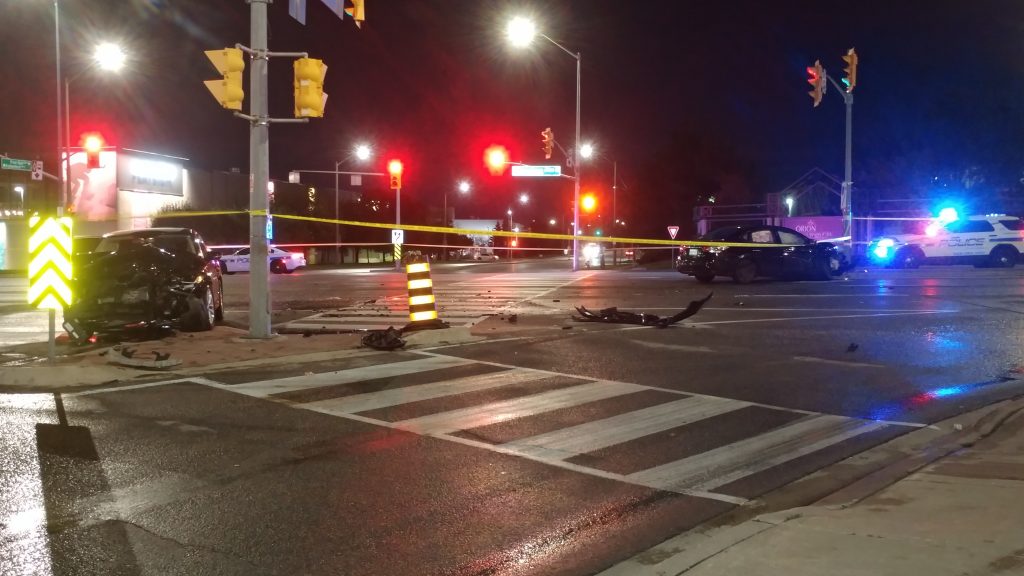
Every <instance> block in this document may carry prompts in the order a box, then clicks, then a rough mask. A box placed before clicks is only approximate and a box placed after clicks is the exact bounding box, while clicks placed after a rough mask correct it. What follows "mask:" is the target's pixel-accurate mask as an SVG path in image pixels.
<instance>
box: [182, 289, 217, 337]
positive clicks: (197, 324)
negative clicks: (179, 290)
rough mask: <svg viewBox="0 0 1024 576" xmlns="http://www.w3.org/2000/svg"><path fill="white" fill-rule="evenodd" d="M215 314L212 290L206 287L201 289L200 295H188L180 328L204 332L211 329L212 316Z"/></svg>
mask: <svg viewBox="0 0 1024 576" xmlns="http://www.w3.org/2000/svg"><path fill="white" fill-rule="evenodd" d="M215 316H216V310H215V307H214V305H213V292H212V291H211V290H210V289H209V288H206V289H204V290H203V294H202V297H198V296H189V297H188V312H186V313H185V318H184V319H183V320H184V321H183V322H182V326H181V328H182V330H186V331H188V332H205V331H207V330H213V323H214V321H215V320H214V318H215Z"/></svg>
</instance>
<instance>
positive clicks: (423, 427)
mask: <svg viewBox="0 0 1024 576" xmlns="http://www.w3.org/2000/svg"><path fill="white" fill-rule="evenodd" d="M646 389H647V388H646V387H645V386H640V385H638V384H627V383H625V382H608V381H598V382H591V383H588V384H581V385H579V386H572V387H570V388H564V389H561V390H554V391H551V392H544V393H542V394H534V395H532V396H525V397H522V398H516V399H512V400H503V401H501V402H492V403H489V404H484V405H481V406H474V407H472V408H463V409H461V410H452V411H450V412H442V413H439V414H431V415H429V416H421V417H419V418H412V419H410V420H402V421H399V422H396V423H395V426H396V427H397V428H401V429H402V430H407V431H409V432H415V433H417V434H446V433H449V432H455V431H457V430H465V429H468V428H476V427H478V426H485V425H488V424H494V423H497V422H504V421H505V420H510V419H512V418H520V417H523V416H532V415H534V414H540V413H542V412H550V411H552V410H557V409H559V408H567V407H569V406H577V405H579V404H585V403H587V402H594V401H596V400H604V399H605V398H613V397H615V396H622V395H623V394H629V393H632V392H637V391H640V390H646Z"/></svg>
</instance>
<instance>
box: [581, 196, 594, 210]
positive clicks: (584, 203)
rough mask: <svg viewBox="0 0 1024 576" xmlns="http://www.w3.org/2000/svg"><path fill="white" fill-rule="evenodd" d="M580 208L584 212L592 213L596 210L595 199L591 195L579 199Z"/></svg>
mask: <svg viewBox="0 0 1024 576" xmlns="http://www.w3.org/2000/svg"><path fill="white" fill-rule="evenodd" d="M580 207H581V208H583V211H584V212H593V211H594V209H595V208H597V197H595V196H594V195H593V194H586V195H584V196H583V198H582V199H580Z"/></svg>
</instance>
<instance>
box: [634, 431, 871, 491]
mask: <svg viewBox="0 0 1024 576" xmlns="http://www.w3.org/2000/svg"><path fill="white" fill-rule="evenodd" d="M885 426H886V425H885V424H882V423H880V422H866V421H863V420H856V419H852V418H846V417H843V416H830V415H820V416H812V417H810V418H806V419H803V420H800V421H798V422H796V423H795V424H790V425H788V426H783V427H781V428H777V429H775V430H773V431H771V432H766V433H763V434H759V435H757V436H753V437H751V438H747V439H745V440H740V441H738V442H733V443H732V444H727V445H725V446H722V447H719V448H715V449H713V450H709V451H707V452H702V453H700V454H697V455H695V456H690V457H689V458H683V459H681V460H676V461H674V462H669V463H668V464H663V465H661V466H656V467H654V468H650V469H647V470H643V471H641V472H636V473H633V474H630V475H629V477H630V478H631V479H633V480H636V481H637V482H641V483H643V484H647V485H654V486H658V487H660V488H662V489H663V490H674V489H677V488H681V489H688V490H705V491H706V490H712V489H714V488H717V487H719V486H724V485H726V484H729V483H730V482H734V481H736V480H739V479H740V478H744V477H746V476H750V475H752V474H756V473H757V472H762V471H764V470H767V469H769V468H772V467H774V466H777V465H779V464H782V463H785V462H789V461H791V460H795V459H797V458H799V457H801V456H805V455H807V454H811V453H812V452H817V451H818V450H821V449H823V448H827V447H829V446H832V445H834V444H838V443H839V442H842V441H844V440H847V439H849V438H853V437H854V436H858V435H860V434H865V433H867V432H871V431H874V430H878V429H881V428H883V427H885ZM808 440H811V442H810V443H808Z"/></svg>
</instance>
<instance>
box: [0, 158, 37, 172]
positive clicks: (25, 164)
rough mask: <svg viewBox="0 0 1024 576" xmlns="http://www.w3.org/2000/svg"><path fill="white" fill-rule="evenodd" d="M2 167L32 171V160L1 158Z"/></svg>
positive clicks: (0, 166)
mask: <svg viewBox="0 0 1024 576" xmlns="http://www.w3.org/2000/svg"><path fill="white" fill-rule="evenodd" d="M0 168H3V169H4V170H23V171H25V172H31V171H32V161H31V160H19V159H17V158H0Z"/></svg>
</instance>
